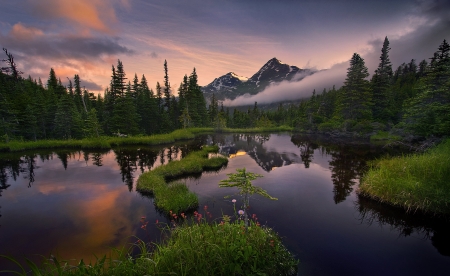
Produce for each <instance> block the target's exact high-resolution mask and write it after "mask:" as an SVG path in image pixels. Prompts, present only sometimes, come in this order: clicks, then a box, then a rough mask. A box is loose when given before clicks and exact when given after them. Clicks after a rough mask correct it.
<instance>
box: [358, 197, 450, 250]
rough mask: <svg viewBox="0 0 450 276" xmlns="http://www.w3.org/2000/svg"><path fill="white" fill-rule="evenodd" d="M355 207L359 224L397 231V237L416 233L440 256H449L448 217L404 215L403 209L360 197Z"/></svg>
mask: <svg viewBox="0 0 450 276" xmlns="http://www.w3.org/2000/svg"><path fill="white" fill-rule="evenodd" d="M355 206H356V209H357V210H358V211H359V214H360V217H359V220H360V221H361V223H367V224H369V225H371V224H374V223H375V224H378V225H379V226H388V227H389V228H390V229H391V231H397V232H398V234H399V237H407V236H410V235H412V234H414V233H416V234H418V235H420V236H422V237H423V238H425V239H430V240H431V243H432V245H433V246H434V247H435V248H436V249H437V250H438V252H439V253H440V254H441V255H444V256H450V217H434V216H431V215H430V214H428V215H425V214H418V213H414V214H412V213H405V211H404V210H403V209H400V208H394V207H392V206H388V205H386V204H382V203H379V202H376V201H373V200H370V199H367V198H364V197H361V196H358V201H357V202H356V203H355Z"/></svg>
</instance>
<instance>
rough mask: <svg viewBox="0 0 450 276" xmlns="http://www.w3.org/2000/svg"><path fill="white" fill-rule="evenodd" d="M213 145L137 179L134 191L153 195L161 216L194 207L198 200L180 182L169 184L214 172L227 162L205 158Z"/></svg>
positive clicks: (219, 158) (223, 159) (211, 150)
mask: <svg viewBox="0 0 450 276" xmlns="http://www.w3.org/2000/svg"><path fill="white" fill-rule="evenodd" d="M218 150H219V148H218V147H217V146H207V147H203V148H202V150H200V151H196V152H192V153H190V154H188V155H187V156H186V157H185V158H183V159H181V160H175V161H172V162H169V163H167V164H166V165H163V166H160V167H157V168H155V169H154V170H152V171H149V172H146V173H143V174H141V175H140V176H139V179H138V181H137V186H136V190H137V191H138V192H141V193H143V194H153V195H154V197H155V201H154V202H155V205H156V207H157V208H159V209H160V210H162V211H163V212H164V213H166V214H169V212H174V213H181V212H186V211H188V210H192V209H195V208H197V207H198V198H197V196H196V195H195V194H193V193H192V192H190V191H189V190H188V188H187V187H186V185H184V184H183V183H170V184H168V182H169V181H171V180H175V179H178V178H181V177H186V176H189V175H193V174H199V173H202V172H203V171H204V170H218V169H220V168H222V167H223V166H225V165H226V164H227V163H228V159H227V158H226V157H223V156H218V157H213V158H208V156H209V154H210V153H214V152H217V151H218Z"/></svg>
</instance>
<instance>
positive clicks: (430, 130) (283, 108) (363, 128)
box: [227, 37, 450, 137]
mask: <svg viewBox="0 0 450 276" xmlns="http://www.w3.org/2000/svg"><path fill="white" fill-rule="evenodd" d="M389 50H390V47H389V40H388V38H387V37H386V38H385V40H384V43H383V47H382V49H381V55H380V58H379V65H378V67H377V69H376V70H375V72H374V74H373V75H372V77H371V78H370V80H369V79H368V77H369V72H368V69H367V67H366V66H365V62H364V59H363V58H362V57H361V56H360V55H359V54H357V53H355V54H353V56H352V58H351V59H350V66H349V68H348V69H347V76H346V79H345V82H344V85H343V86H342V87H341V88H339V89H335V87H334V86H333V88H330V89H328V90H327V89H323V91H322V92H321V93H316V91H315V90H314V91H313V93H312V96H311V97H310V98H309V99H307V100H304V101H302V102H300V103H299V104H280V105H279V106H278V108H277V109H276V110H268V111H264V110H261V109H260V108H258V106H257V103H256V102H255V105H254V107H253V108H251V107H250V108H248V110H247V111H246V112H245V111H239V110H236V109H235V110H234V112H233V114H232V115H231V116H230V118H228V117H227V120H228V121H229V126H232V127H248V126H254V127H258V126H261V127H262V126H272V125H289V126H292V127H295V128H297V129H299V130H303V131H318V132H325V133H329V132H332V131H338V132H354V133H359V134H367V133H373V132H376V131H391V130H397V131H398V132H399V133H402V134H404V135H407V134H412V135H415V136H421V137H427V136H445V135H449V134H450V45H449V44H448V43H447V41H446V40H444V41H443V42H442V43H441V44H440V45H439V47H438V50H437V51H436V52H435V53H434V55H433V57H431V58H430V62H427V61H426V60H422V61H421V62H420V63H419V64H417V63H416V60H414V59H412V60H411V61H410V62H408V63H403V64H401V65H400V66H398V67H397V69H396V70H393V68H392V64H391V61H390V59H389Z"/></svg>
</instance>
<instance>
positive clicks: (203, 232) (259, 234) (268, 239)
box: [148, 217, 298, 275]
mask: <svg viewBox="0 0 450 276" xmlns="http://www.w3.org/2000/svg"><path fill="white" fill-rule="evenodd" d="M258 225H259V224H258ZM258 225H257V224H256V223H255V222H252V223H251V224H250V227H248V229H247V230H246V228H245V225H244V222H243V221H242V220H239V221H235V222H229V220H227V218H226V217H225V219H224V221H222V222H221V223H213V224H208V223H199V224H193V225H190V226H189V225H182V226H179V227H177V228H175V229H174V230H172V234H171V237H170V239H169V240H168V241H167V242H166V243H165V244H163V245H160V246H157V247H156V249H155V252H154V255H153V256H152V260H153V262H154V264H149V265H148V271H149V272H150V274H152V275H159V274H170V273H176V274H174V275H294V274H295V272H296V267H297V263H298V262H297V260H295V259H294V257H293V256H292V255H291V254H290V253H289V252H288V251H287V249H286V248H285V247H284V246H283V244H282V243H281V240H280V238H279V237H278V235H277V234H276V233H275V232H274V231H273V230H272V229H270V228H265V227H260V226H258Z"/></svg>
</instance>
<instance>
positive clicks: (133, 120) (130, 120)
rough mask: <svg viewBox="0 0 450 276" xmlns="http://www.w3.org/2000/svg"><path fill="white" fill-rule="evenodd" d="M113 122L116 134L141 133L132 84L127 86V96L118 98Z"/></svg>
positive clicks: (112, 126) (113, 129) (112, 125)
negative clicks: (132, 94)
mask: <svg viewBox="0 0 450 276" xmlns="http://www.w3.org/2000/svg"><path fill="white" fill-rule="evenodd" d="M111 121H112V124H111V129H112V131H113V132H114V133H115V132H117V133H121V134H127V135H135V134H138V133H139V115H138V113H137V111H136V107H135V106H134V103H133V98H132V96H131V84H130V83H129V84H128V86H127V89H126V93H125V95H124V96H123V97H119V98H117V100H116V103H115V105H114V110H113V115H112V119H111Z"/></svg>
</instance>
